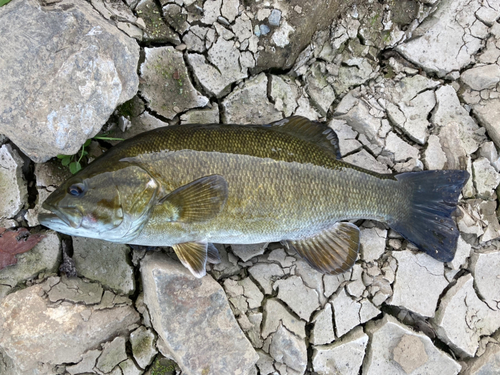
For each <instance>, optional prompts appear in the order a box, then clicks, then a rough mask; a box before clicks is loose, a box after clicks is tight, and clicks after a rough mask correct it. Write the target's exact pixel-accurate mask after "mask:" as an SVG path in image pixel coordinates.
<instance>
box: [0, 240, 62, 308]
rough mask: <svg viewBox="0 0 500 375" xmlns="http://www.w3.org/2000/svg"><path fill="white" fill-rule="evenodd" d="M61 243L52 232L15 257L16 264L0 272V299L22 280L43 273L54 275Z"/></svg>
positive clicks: (57, 265)
mask: <svg viewBox="0 0 500 375" xmlns="http://www.w3.org/2000/svg"><path fill="white" fill-rule="evenodd" d="M60 246H61V241H60V239H59V236H58V235H57V234H56V233H55V232H52V231H49V232H47V233H46V237H45V238H43V239H42V240H41V241H40V242H39V243H38V244H37V245H36V246H35V247H34V248H32V249H31V250H30V251H28V252H26V253H22V254H18V255H16V258H17V264H16V265H14V266H11V267H6V268H4V269H2V270H0V299H1V298H3V297H5V296H6V295H7V294H8V293H10V292H12V291H13V290H14V289H15V288H16V287H17V286H18V285H19V284H20V283H22V282H23V281H24V280H27V279H31V278H34V277H35V276H36V275H38V274H41V273H44V274H51V273H56V272H57V269H58V267H59V263H60V261H61V249H60Z"/></svg>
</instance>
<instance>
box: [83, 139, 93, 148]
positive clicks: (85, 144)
mask: <svg viewBox="0 0 500 375" xmlns="http://www.w3.org/2000/svg"><path fill="white" fill-rule="evenodd" d="M91 142H92V139H91V138H89V139H87V140H86V141H85V143H84V144H83V147H88V146H89V145H90V143H91Z"/></svg>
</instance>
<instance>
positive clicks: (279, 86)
mask: <svg viewBox="0 0 500 375" xmlns="http://www.w3.org/2000/svg"><path fill="white" fill-rule="evenodd" d="M270 77H271V78H270V79H271V98H272V99H273V101H274V106H275V108H276V109H277V110H278V111H282V112H283V114H284V117H289V116H291V115H292V114H293V112H294V111H295V109H296V108H297V99H298V97H299V88H298V86H297V83H296V82H295V81H294V80H293V79H292V78H290V77H288V76H274V75H271V76H270Z"/></svg>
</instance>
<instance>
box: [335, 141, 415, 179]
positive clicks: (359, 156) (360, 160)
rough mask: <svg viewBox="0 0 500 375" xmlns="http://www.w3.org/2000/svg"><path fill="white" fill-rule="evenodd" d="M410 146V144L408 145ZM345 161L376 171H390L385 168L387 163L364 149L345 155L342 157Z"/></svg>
mask: <svg viewBox="0 0 500 375" xmlns="http://www.w3.org/2000/svg"><path fill="white" fill-rule="evenodd" d="M410 147H411V146H410ZM342 160H343V161H345V162H346V163H351V164H354V165H357V166H358V167H361V168H365V169H369V170H370V171H373V172H377V173H390V172H391V171H390V170H389V168H387V165H385V164H382V163H380V162H379V161H377V159H375V158H374V157H373V156H372V154H370V153H369V152H368V151H366V150H365V149H362V150H361V151H359V152H356V153H355V154H351V155H347V156H346V157H345V158H343V159H342Z"/></svg>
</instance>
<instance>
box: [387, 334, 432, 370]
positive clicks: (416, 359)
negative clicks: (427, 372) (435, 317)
mask: <svg viewBox="0 0 500 375" xmlns="http://www.w3.org/2000/svg"><path fill="white" fill-rule="evenodd" d="M392 353H393V356H394V361H395V362H397V363H398V364H399V365H400V366H401V367H402V368H403V371H404V372H405V373H407V374H411V373H412V372H413V371H415V370H416V369H418V368H419V367H422V366H423V365H424V364H425V363H426V362H427V361H428V360H429V356H428V355H427V353H426V352H425V346H424V343H423V342H422V340H421V339H420V338H419V337H417V336H413V335H404V336H403V337H401V340H400V341H399V343H398V345H397V346H396V347H395V348H394V350H393V351H392Z"/></svg>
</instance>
